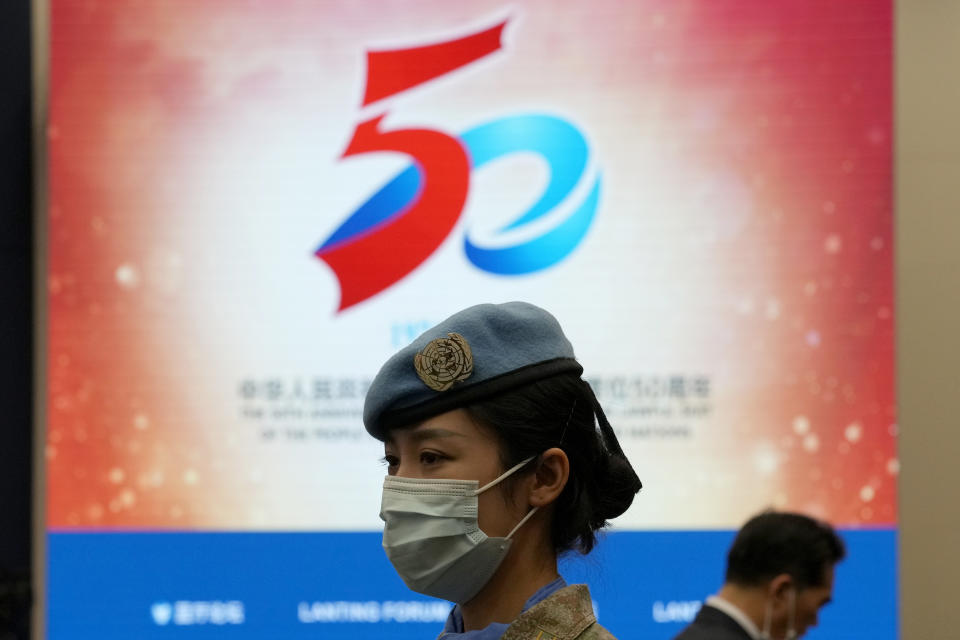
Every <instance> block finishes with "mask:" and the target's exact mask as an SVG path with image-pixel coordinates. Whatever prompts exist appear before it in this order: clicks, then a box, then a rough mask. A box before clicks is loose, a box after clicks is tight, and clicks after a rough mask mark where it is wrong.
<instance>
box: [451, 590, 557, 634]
mask: <svg viewBox="0 0 960 640" xmlns="http://www.w3.org/2000/svg"><path fill="white" fill-rule="evenodd" d="M565 586H567V582H566V581H565V580H564V579H563V577H562V576H561V577H558V578H557V579H556V580H554V581H553V582H550V583H549V584H545V585H543V586H542V587H540V588H539V589H538V590H537V592H536V593H534V594H533V595H532V596H530V599H529V600H527V601H526V603H524V605H523V610H522V611H521V612H520V613H523V612H524V611H526V610H527V609H529V608H530V607H532V606H534V605H535V604H539V603H540V602H543V601H544V600H546V599H547V598H549V597H550V596H552V595H553V594H554V593H556V592H557V591H559V590H560V589H563V588H564V587H565ZM509 626H510V623H509V622H491V623H490V624H489V625H487V626H486V627H484V628H483V629H475V630H473V631H464V630H463V616H462V615H461V614H460V605H456V606H455V607H454V608H453V609H452V610H451V611H450V615H449V616H447V622H446V624H445V625H444V626H443V632H442V633H441V634H440V637H438V638H437V640H487V639H488V638H489V639H491V640H493V639H496V638H499V637H500V636H502V635H503V634H504V632H505V631H506V630H507V627H509Z"/></svg>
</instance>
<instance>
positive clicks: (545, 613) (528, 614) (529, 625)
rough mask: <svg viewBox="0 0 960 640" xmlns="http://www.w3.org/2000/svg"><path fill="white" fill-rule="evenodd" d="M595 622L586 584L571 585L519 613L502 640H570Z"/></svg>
mask: <svg viewBox="0 0 960 640" xmlns="http://www.w3.org/2000/svg"><path fill="white" fill-rule="evenodd" d="M596 622H597V618H596V616H595V615H594V614H593V601H592V600H591V598H590V590H589V589H588V588H587V585H585V584H572V585H570V586H569V587H564V588H563V589H560V590H559V591H557V592H556V593H554V594H553V595H551V596H550V597H548V598H547V599H546V600H544V601H543V602H540V603H538V604H536V605H534V606H533V607H530V609H528V610H527V611H525V612H523V613H522V614H520V616H519V617H518V618H517V619H516V620H514V621H513V624H511V625H510V627H509V628H508V629H507V631H506V633H504V634H503V637H502V638H501V640H573V639H574V638H577V637H579V636H580V634H582V633H583V632H584V631H585V630H586V629H587V628H588V627H590V626H591V625H594V624H596Z"/></svg>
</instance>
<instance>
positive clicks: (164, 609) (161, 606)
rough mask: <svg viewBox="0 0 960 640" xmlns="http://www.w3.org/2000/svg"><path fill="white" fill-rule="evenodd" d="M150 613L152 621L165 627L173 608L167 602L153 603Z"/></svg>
mask: <svg viewBox="0 0 960 640" xmlns="http://www.w3.org/2000/svg"><path fill="white" fill-rule="evenodd" d="M150 613H151V614H152V615H153V621H154V622H155V623H157V624H159V625H165V624H167V623H168V622H170V617H171V616H172V615H173V607H171V606H170V603H169V602H155V603H153V605H152V606H151V607H150Z"/></svg>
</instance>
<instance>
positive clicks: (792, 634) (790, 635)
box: [784, 587, 797, 640]
mask: <svg viewBox="0 0 960 640" xmlns="http://www.w3.org/2000/svg"><path fill="white" fill-rule="evenodd" d="M788 598H789V599H788V601H787V602H788V603H789V604H788V610H787V635H785V636H784V640H795V639H796V637H797V589H796V587H793V588H792V589H790V595H789V596H788Z"/></svg>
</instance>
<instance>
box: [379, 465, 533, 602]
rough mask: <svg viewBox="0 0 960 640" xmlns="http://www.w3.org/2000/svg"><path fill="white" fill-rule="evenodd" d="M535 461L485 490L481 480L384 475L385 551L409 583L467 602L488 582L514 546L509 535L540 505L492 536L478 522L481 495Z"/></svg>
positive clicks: (430, 593) (420, 589) (417, 588)
mask: <svg viewBox="0 0 960 640" xmlns="http://www.w3.org/2000/svg"><path fill="white" fill-rule="evenodd" d="M530 460H533V458H527V459H526V460H524V461H523V462H521V463H520V464H518V465H516V466H515V467H513V468H511V469H509V470H507V472H506V473H504V474H503V475H501V476H500V477H499V478H497V479H495V480H494V481H493V482H490V483H489V484H487V485H485V486H483V487H480V488H477V487H478V486H479V484H480V483H479V482H478V481H476V480H429V479H417V478H397V477H394V476H387V477H386V478H385V479H384V481H383V501H382V503H381V506H380V518H381V519H382V520H383V522H384V527H383V549H384V551H386V553H387V557H388V558H389V559H390V562H391V563H392V564H393V568H394V569H396V570H397V573H398V574H400V577H401V578H403V581H404V582H405V583H406V584H407V586H408V587H410V588H411V589H413V590H414V591H416V592H417V593H422V594H424V595H428V596H434V597H436V598H443V599H444V600H449V601H451V602H456V603H463V602H467V601H468V600H470V599H471V598H472V597H473V596H475V595H476V594H477V593H478V592H479V591H480V589H482V588H483V586H484V585H485V584H487V582H488V581H489V580H490V578H491V577H492V576H493V573H494V572H495V571H496V570H497V567H499V566H500V563H501V562H503V559H504V558H505V557H506V555H507V552H508V551H509V550H510V542H511V540H510V537H511V536H513V534H514V533H515V532H516V531H517V529H519V528H520V527H521V526H522V525H523V523H525V522H526V521H527V520H529V519H530V516H532V515H533V514H534V513H536V511H537V508H536V507H534V508H533V509H531V510H530V512H529V513H528V514H527V515H526V516H524V517H523V519H522V520H520V522H519V523H517V526H515V527H514V528H513V530H512V531H511V532H510V533H508V534H507V536H506V537H505V538H490V537H488V536H487V534H485V533H484V532H483V531H481V530H480V527H479V525H478V524H477V516H478V512H479V509H478V504H479V501H478V499H477V496H479V495H480V494H481V493H483V492H484V491H486V490H487V489H489V488H490V487H493V486H495V485H497V484H498V483H500V482H502V481H503V479H504V478H507V477H509V476H510V475H511V474H512V473H514V472H516V471H517V470H518V469H520V468H521V467H523V466H524V465H525V464H527V463H528V462H530Z"/></svg>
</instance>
